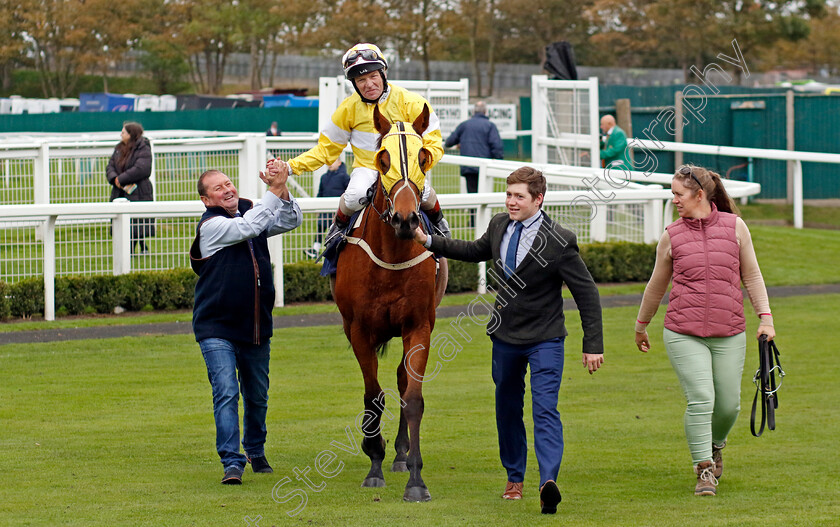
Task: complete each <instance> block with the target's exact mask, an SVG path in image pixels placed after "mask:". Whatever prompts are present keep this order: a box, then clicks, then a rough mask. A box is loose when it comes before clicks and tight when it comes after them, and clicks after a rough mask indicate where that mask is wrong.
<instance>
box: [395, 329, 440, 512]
mask: <svg viewBox="0 0 840 527" xmlns="http://www.w3.org/2000/svg"><path fill="white" fill-rule="evenodd" d="M430 333H431V328H430V327H429V325H424V326H421V327H419V328H415V329H414V330H412V331H410V332H409V333H407V334H405V335H403V345H404V347H405V353H404V355H403V363H404V366H405V368H406V370H407V379H406V387H405V390H404V391H403V393H401V394H400V395H401V397H402V399H403V402H404V403H405V407H404V408H403V412H404V413H405V418H406V421H407V423H408V435H409V443H408V458H407V460H406V465H407V466H408V472H409V476H408V483H406V485H405V494H403V499H404V500H405V501H429V500H431V499H432V496H431V494H429V489H428V488H427V487H426V484H425V483H424V482H423V477H422V476H421V475H420V472H421V470H422V469H423V456H422V455H421V454H420V422H421V421H422V420H423V376H424V375H425V373H426V362H427V361H428V358H429V339H430Z"/></svg>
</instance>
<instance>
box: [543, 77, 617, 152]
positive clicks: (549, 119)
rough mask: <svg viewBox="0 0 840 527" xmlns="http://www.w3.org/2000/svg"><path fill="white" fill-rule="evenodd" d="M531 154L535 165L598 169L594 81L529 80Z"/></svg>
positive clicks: (595, 82) (593, 79)
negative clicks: (550, 164)
mask: <svg viewBox="0 0 840 527" xmlns="http://www.w3.org/2000/svg"><path fill="white" fill-rule="evenodd" d="M531 105H532V110H531V112H532V114H531V155H532V158H533V160H534V162H535V163H553V164H559V165H571V166H582V167H592V168H600V166H601V160H600V148H599V144H598V141H599V122H598V79H597V78H596V77H590V78H589V79H588V80H583V81H561V80H548V77H547V76H545V75H534V76H533V77H531Z"/></svg>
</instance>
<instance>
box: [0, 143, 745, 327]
mask: <svg viewBox="0 0 840 527" xmlns="http://www.w3.org/2000/svg"><path fill="white" fill-rule="evenodd" d="M441 164H442V165H449V166H450V167H452V168H457V167H458V166H460V165H471V166H478V167H479V173H480V180H479V193H478V194H445V193H442V194H439V197H440V201H441V205H442V207H443V208H444V209H446V211H447V212H446V214H447V217H448V218H449V220H450V222H451V223H452V225H453V232H454V233H455V235H456V237H461V238H466V239H475V238H477V237H478V236H480V235H481V234H483V232H484V231H485V230H486V228H487V225H488V224H489V221H490V218H491V216H492V214H493V213H494V212H499V211H502V210H503V205H504V194H503V193H500V192H498V190H501V189H503V188H504V183H503V180H504V178H505V177H507V175H508V174H509V173H510V172H512V171H513V170H515V169H517V168H519V167H520V166H522V164H521V163H518V162H511V161H498V160H487V159H479V158H469V157H463V156H450V155H447V156H444V158H443V160H442V161H441V163H440V164H439V166H440V165H441ZM536 167H537V168H539V169H541V170H543V171H544V173H545V175H546V178H547V180H548V183H549V189H550V190H549V192H548V193H547V195H546V197H545V202H544V209H545V210H546V212H547V213H548V214H549V215H551V216H552V217H553V218H554V219H556V220H557V221H559V222H560V223H562V224H564V226H566V227H568V228H570V229H572V230H573V231H575V232H576V233H577V236H578V241H579V242H580V243H587V242H591V241H606V240H627V241H638V242H653V241H655V240H656V239H657V238H658V237H659V235H660V234H661V232H662V229H663V228H664V225H665V224H667V223H668V222H669V221H670V218H671V214H672V210H671V208H670V200H669V199H670V197H671V194H670V191H669V190H668V189H666V188H663V186H662V185H659V184H651V185H641V184H638V183H634V182H632V181H631V182H623V186H622V187H621V188H617V186H611V185H610V184H609V183H608V182H607V180H606V179H605V178H603V173H602V171H599V170H597V169H591V168H586V167H567V166H560V165H536ZM436 170H437V168H436ZM633 176H634V179H638V180H639V181H650V179H649V178H654V179H658V180H661V181H662V182H663V183H666V182H670V177H671V176H670V175H669V174H658V175H655V176H647V179H646V176H645V175H644V174H638V173H637V174H634V175H633ZM244 179H245V180H253V181H258V180H257V178H256V177H254V178H244ZM241 183H242V184H243V185H242V186H244V187H247V188H251V189H252V190H253V191H254V192H255V193H256V194H257V195H261V194H262V193H263V192H265V188H264V186H263V185H257V184H256V183H255V182H249V181H242V182H241ZM726 185H727V188H728V190H729V191H730V193H731V194H732V195H733V196H735V197H740V196H744V195H753V194H755V193H758V192H759V190H760V187H759V185H757V184H755V183H744V182H738V181H726ZM494 187H495V188H494ZM554 189H558V190H554ZM494 190H496V192H494ZM252 197H258V196H252ZM298 201H299V203H300V206H301V209H302V211H303V212H304V225H303V226H302V227H300V228H298V229H295V230H294V231H291V232H289V233H286V234H284V235H281V236H276V237H273V238H272V239H271V242H270V245H269V249H270V251H271V257H272V262H273V263H274V264H275V265H274V268H275V281H276V284H277V292H278V296H277V300H276V303H277V305H283V303H284V299H283V275H282V273H283V264H284V263H293V262H295V261H300V260H303V259H305V256H304V255H303V249H305V248H308V247H309V243H310V240H312V239H313V237H315V236H316V235H317V233H318V231H319V227H318V215H319V214H323V213H332V212H333V211H335V209H336V207H337V205H338V198H307V197H302V198H298ZM203 212H204V206H203V204H202V203H201V202H200V201H198V200H195V199H193V200H187V201H157V202H122V203H120V202H111V203H107V202H105V203H65V204H32V205H11V206H6V207H3V209H2V213H0V242H2V243H0V247H2V249H0V251H5V252H6V253H8V252H9V251H17V250H18V249H16V247H17V246H18V245H21V246H22V245H26V248H25V249H21V250H19V251H18V252H22V253H27V254H28V255H27V256H26V257H24V258H17V257H15V256H9V255H7V254H5V253H4V254H3V258H2V259H0V262H2V264H3V265H4V266H7V265H14V264H15V262H16V261H17V264H18V265H20V266H22V267H25V270H24V271H22V272H18V273H12V272H8V271H7V270H6V269H5V268H0V271H2V272H0V280H6V281H9V278H10V277H11V278H12V280H14V279H15V278H18V279H19V278H22V277H27V276H38V275H40V274H43V278H44V292H45V298H44V300H45V313H44V316H45V318H46V319H47V320H53V319H54V317H55V277H56V276H58V275H67V274H79V273H81V274H97V273H99V274H103V273H109V274H111V273H112V274H123V273H127V272H130V271H132V270H144V269H146V270H151V269H169V268H178V267H181V268H184V267H187V266H188V265H189V260H188V256H187V252H188V248H189V244H190V242H191V241H192V238H193V237H194V229H195V223H196V220H197V218H198V217H199V216H200V215H201V214H202V213H203ZM137 218H154V219H155V222H156V223H157V235H156V236H155V238H153V239H152V240H150V241H149V244H150V246H151V254H149V255H137V254H132V246H133V245H134V241H133V240H132V234H131V225H132V219H137ZM21 232H23V233H24V237H25V238H26V239H27V240H28V241H27V242H26V244H21V243H19V242H17V241H10V240H7V236H9V235H11V234H14V235H15V236H18V237H20V235H21ZM17 239H18V238H15V240H17ZM27 244H28V245H27ZM16 258H17V260H16ZM33 261H35V262H40V265H34V264H33V263H32V262H33ZM94 261H96V262H102V263H101V264H100V265H99V266H98V267H97V266H96V265H94V264H92V263H91V262H94ZM150 261H151V262H154V263H153V264H149V262H150ZM71 263H72V264H73V265H70V264H71ZM108 263H110V265H107V264H108ZM39 267H40V269H39ZM79 269H81V271H79ZM479 269H480V277H481V278H483V277H484V272H485V269H484V265H483V264H481V265H480V266H479ZM480 283H481V284H483V283H484V282H483V281H480Z"/></svg>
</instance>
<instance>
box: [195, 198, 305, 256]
mask: <svg viewBox="0 0 840 527" xmlns="http://www.w3.org/2000/svg"><path fill="white" fill-rule="evenodd" d="M302 222H303V213H302V212H301V211H300V206H299V205H298V203H297V201H295V198H294V197H292V196H289V201H286V200H283V199H280V198H278V197H277V196H275V195H274V194H273V193H272V192H266V193H265V195H264V196H263V198H262V200H260V202H258V203H255V204H254V206H253V207H252V208H251V209H250V210H248V211H247V212H246V213H245V214H244V215H243V216H238V217H236V218H226V217H223V216H216V217H213V218H210V219H209V220H207V221H206V222H204V225H202V226H201V231H200V236H199V248H200V249H201V257H202V258H209V257H210V256H213V255H214V254H216V252H218V251H219V250H221V249H223V248H225V247H228V246H230V245H234V244H237V243H239V242H241V241H243V240H248V239H251V238H254V237H256V236H259V235H260V233H262V232H263V231H265V230H267V231H268V232H267V233H266V234H267V235H268V236H274V235H275V234H280V233H283V232H287V231H290V230H292V229H294V228H296V227H298V226H300V224H301V223H302Z"/></svg>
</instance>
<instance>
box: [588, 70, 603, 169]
mask: <svg viewBox="0 0 840 527" xmlns="http://www.w3.org/2000/svg"><path fill="white" fill-rule="evenodd" d="M600 129H601V118H600V116H599V115H598V77H589V139H590V141H591V143H590V146H589V164H590V166H592V168H597V169H600V168H601V143H600V140H599V139H600V137H601V134H600V133H599V130H600Z"/></svg>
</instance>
